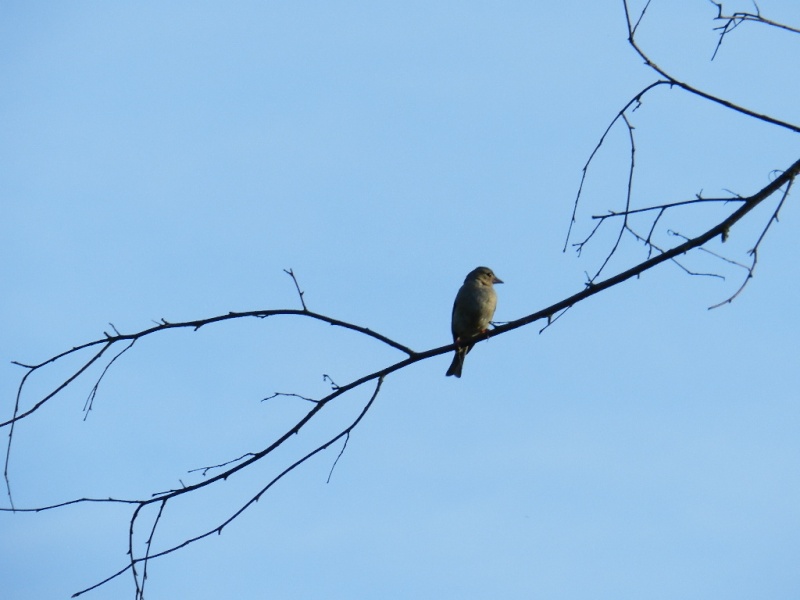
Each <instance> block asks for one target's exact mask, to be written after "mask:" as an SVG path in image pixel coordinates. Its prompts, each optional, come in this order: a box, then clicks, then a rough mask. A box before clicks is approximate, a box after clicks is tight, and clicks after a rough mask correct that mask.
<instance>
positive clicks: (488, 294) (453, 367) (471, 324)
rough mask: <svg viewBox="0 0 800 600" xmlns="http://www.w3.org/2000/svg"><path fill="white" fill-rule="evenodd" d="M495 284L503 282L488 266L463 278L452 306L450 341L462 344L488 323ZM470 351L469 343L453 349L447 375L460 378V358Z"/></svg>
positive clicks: (490, 320)
mask: <svg viewBox="0 0 800 600" xmlns="http://www.w3.org/2000/svg"><path fill="white" fill-rule="evenodd" d="M495 283H503V281H502V280H501V279H498V277H497V276H496V275H495V274H494V273H492V270H491V269H490V268H488V267H478V268H477V269H474V270H473V271H471V272H470V274H469V275H467V278H466V279H465V280H464V285H462V286H461V289H460V290H458V294H456V301H455V302H454V303H453V320H452V322H451V325H450V329H451V330H452V332H453V341H454V342H463V341H464V340H466V339H469V338H471V337H472V336H475V335H478V334H480V333H483V332H484V331H486V330H487V329H488V328H489V323H491V322H492V317H493V316H494V309H495V307H496V306H497V292H495V291H494V284H495ZM471 349H472V344H467V345H464V346H459V347H458V348H456V355H455V356H454V357H453V362H452V363H451V364H450V368H449V369H447V376H448V377H449V376H450V375H455V376H456V377H461V368H462V367H463V366H464V357H465V356H466V355H467V352H469V351H470V350H471Z"/></svg>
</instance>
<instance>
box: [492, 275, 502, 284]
mask: <svg viewBox="0 0 800 600" xmlns="http://www.w3.org/2000/svg"><path fill="white" fill-rule="evenodd" d="M492 283H503V280H502V279H500V278H499V277H498V276H497V275H495V276H494V280H493V281H492Z"/></svg>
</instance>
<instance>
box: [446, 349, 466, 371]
mask: <svg viewBox="0 0 800 600" xmlns="http://www.w3.org/2000/svg"><path fill="white" fill-rule="evenodd" d="M466 355H467V353H466V352H464V349H463V348H459V349H458V350H456V353H455V356H453V362H451V363H450V368H449V369H447V375H446V376H447V377H450V376H451V375H455V376H456V377H461V369H462V367H463V366H464V357H465V356H466Z"/></svg>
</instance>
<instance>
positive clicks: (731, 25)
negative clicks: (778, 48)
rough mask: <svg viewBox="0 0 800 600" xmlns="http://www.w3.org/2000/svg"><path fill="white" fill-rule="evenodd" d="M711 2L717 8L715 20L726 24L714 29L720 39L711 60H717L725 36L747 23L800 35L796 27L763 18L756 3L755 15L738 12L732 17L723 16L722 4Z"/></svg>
mask: <svg viewBox="0 0 800 600" xmlns="http://www.w3.org/2000/svg"><path fill="white" fill-rule="evenodd" d="M709 2H711V4H713V5H714V6H716V7H717V16H716V17H714V19H715V20H717V21H725V23H723V24H722V25H720V26H719V27H715V28H714V29H715V30H716V31H719V39H718V40H717V46H716V48H714V53H713V54H712V55H711V60H714V59H715V58H716V56H717V53H718V52H719V49H720V47H721V46H722V41H723V40H724V39H725V36H726V35H728V34H729V33H730V32H732V31H733V30H734V29H736V28H737V27H738V26H739V25H741V24H742V23H745V22H751V23H761V24H762V25H769V26H770V27H775V28H776V29H782V30H783V31H788V32H790V33H800V29H798V28H796V27H791V26H789V25H786V24H784V23H779V22H778V21H774V20H772V19H767V18H766V17H764V16H762V15H761V11H760V10H759V8H758V5H757V4H756V3H755V2H753V6H755V9H756V12H755V13H749V12H742V11H737V12H734V13H733V14H730V15H725V14H723V7H722V2H715V1H714V0H709Z"/></svg>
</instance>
